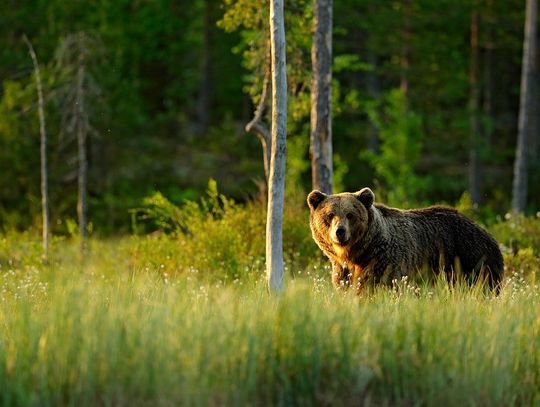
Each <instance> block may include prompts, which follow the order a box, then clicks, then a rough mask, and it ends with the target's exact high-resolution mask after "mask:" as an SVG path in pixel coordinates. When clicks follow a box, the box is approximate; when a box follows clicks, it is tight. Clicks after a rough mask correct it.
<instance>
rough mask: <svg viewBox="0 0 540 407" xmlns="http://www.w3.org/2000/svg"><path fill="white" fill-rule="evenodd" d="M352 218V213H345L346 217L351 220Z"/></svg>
mask: <svg viewBox="0 0 540 407" xmlns="http://www.w3.org/2000/svg"><path fill="white" fill-rule="evenodd" d="M352 218H354V215H353V214H352V213H350V212H349V213H348V214H347V219H349V220H351V219H352Z"/></svg>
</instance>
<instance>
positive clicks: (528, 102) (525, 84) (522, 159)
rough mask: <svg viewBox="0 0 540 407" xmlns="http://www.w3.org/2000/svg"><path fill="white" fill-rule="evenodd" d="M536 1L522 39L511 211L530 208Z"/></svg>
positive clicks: (529, 9)
mask: <svg viewBox="0 0 540 407" xmlns="http://www.w3.org/2000/svg"><path fill="white" fill-rule="evenodd" d="M537 10H538V5H537V2H536V0H527V8H526V12H525V29H524V31H525V33H524V38H523V60H522V61H523V62H522V66H521V93H520V100H519V118H518V137H517V145H516V158H515V161H514V181H513V185H512V211H513V212H524V211H525V208H526V206H527V178H528V177H527V175H528V174H527V155H528V151H527V150H528V137H527V135H528V133H529V128H530V125H531V114H532V107H533V101H532V100H533V98H534V95H533V92H532V89H533V84H534V82H535V78H534V75H535V69H534V65H535V59H536V36H537Z"/></svg>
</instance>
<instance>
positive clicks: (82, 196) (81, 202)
mask: <svg viewBox="0 0 540 407" xmlns="http://www.w3.org/2000/svg"><path fill="white" fill-rule="evenodd" d="M79 41H81V43H80V44H79V46H80V53H79V61H78V64H79V66H78V68H77V90H76V92H77V96H76V109H77V146H78V166H79V169H78V177H77V178H78V187H79V190H78V201H77V215H78V218H79V233H80V238H81V253H84V251H85V250H86V239H87V238H88V219H87V214H88V204H87V197H86V195H87V192H86V191H87V171H88V161H87V154H86V136H87V130H88V126H87V117H86V112H85V110H84V109H85V105H84V89H83V86H84V75H85V72H84V70H85V61H84V52H83V49H84V34H83V33H79Z"/></svg>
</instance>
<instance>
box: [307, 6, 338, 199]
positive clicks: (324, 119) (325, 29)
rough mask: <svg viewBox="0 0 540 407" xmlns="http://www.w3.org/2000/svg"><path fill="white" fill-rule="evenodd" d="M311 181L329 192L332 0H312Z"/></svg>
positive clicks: (330, 171)
mask: <svg viewBox="0 0 540 407" xmlns="http://www.w3.org/2000/svg"><path fill="white" fill-rule="evenodd" d="M311 64H312V69H313V79H312V83H311V134H310V155H311V183H312V188H313V189H318V190H320V191H322V192H324V193H326V194H331V193H332V189H333V182H334V180H333V178H334V170H333V164H332V0H314V4H313V41H312V46H311Z"/></svg>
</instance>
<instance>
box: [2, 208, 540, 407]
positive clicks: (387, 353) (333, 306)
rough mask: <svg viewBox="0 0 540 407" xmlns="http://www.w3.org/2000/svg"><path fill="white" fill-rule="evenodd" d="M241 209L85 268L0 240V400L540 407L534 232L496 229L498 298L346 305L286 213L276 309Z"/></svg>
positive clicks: (299, 215) (351, 300)
mask: <svg viewBox="0 0 540 407" xmlns="http://www.w3.org/2000/svg"><path fill="white" fill-rule="evenodd" d="M250 205H253V206H252V207H250V206H248V208H247V209H245V208H241V207H237V206H235V205H231V206H229V207H227V208H226V210H225V211H222V212H220V213H216V212H213V213H212V210H208V208H206V209H204V208H203V209H201V208H200V207H199V208H195V209H193V211H194V214H192V215H191V216H192V218H191V219H190V221H189V222H188V223H185V224H184V227H185V226H189V228H190V229H191V230H190V231H189V233H188V232H186V231H182V232H179V233H172V234H171V235H165V234H158V235H152V236H147V235H145V236H131V237H124V238H118V239H109V240H98V239H94V240H92V241H91V245H90V248H91V251H90V255H89V257H88V258H86V259H85V261H84V262H83V261H81V259H79V257H78V245H77V242H76V241H72V240H69V239H68V240H66V239H61V238H57V239H56V240H54V241H53V244H52V245H51V249H52V250H51V254H50V262H49V264H48V265H42V264H41V260H40V244H39V240H38V239H37V238H36V236H34V235H32V234H7V235H4V236H3V237H0V405H14V406H15V405H16V406H47V405H52V406H58V405H73V406H85V405H106V406H123V405H125V406H137V405H141V406H142V405H152V406H153V405H166V406H169V405H313V404H318V405H332V406H340V405H404V406H405V405H406V406H408V405H426V406H431V405H438V406H446V405H490V406H491V405H493V406H497V405H499V406H508V405H538V404H540V288H539V287H538V285H536V283H535V275H536V271H537V270H538V265H539V264H540V261H539V250H538V247H536V246H535V245H534V242H536V241H537V240H535V239H536V238H535V237H534V234H535V233H537V232H539V231H540V221H539V220H537V219H534V220H533V219H530V220H525V221H524V222H526V224H527V231H528V232H527V233H526V234H523V236H522V237H520V236H521V234H520V233H519V231H516V226H515V223H511V222H508V223H507V222H503V223H501V224H498V225H496V227H495V229H494V230H496V233H497V234H498V237H499V239H500V240H501V241H502V242H503V243H506V242H510V243H511V244H510V243H509V244H508V245H507V246H508V248H507V249H505V260H506V264H507V266H508V270H507V278H506V279H505V283H504V287H503V289H502V291H501V293H500V295H499V296H493V295H486V294H485V293H483V292H482V290H476V289H470V288H468V287H466V286H460V285H458V286H457V287H455V288H453V289H449V288H448V286H447V285H446V284H445V283H444V281H438V282H436V283H435V284H434V285H426V286H416V285H414V284H413V283H412V282H409V281H407V280H402V281H398V282H396V283H395V284H394V286H393V287H386V288H379V289H375V290H374V291H372V292H369V293H366V295H364V296H361V297H356V296H355V295H351V294H343V293H340V292H336V291H335V290H334V289H333V288H332V287H331V284H330V278H329V270H328V265H327V262H326V261H324V260H322V259H321V257H320V254H319V252H318V250H317V249H316V247H315V245H314V244H313V243H312V242H311V240H310V239H311V238H310V235H309V229H308V228H307V225H306V219H307V214H306V212H305V210H303V209H302V208H298V207H296V208H292V209H289V210H288V213H287V214H286V216H287V217H286V227H285V232H286V246H285V247H286V251H287V256H286V259H287V269H288V271H289V272H288V274H287V289H286V291H285V293H284V294H283V296H282V297H281V298H279V299H277V298H273V297H271V296H269V295H267V293H266V288H265V284H264V281H263V280H264V279H263V278H262V277H263V270H264V264H263V260H262V254H261V253H260V251H261V250H262V249H261V248H260V247H259V246H260V245H261V242H260V241H259V240H263V239H262V237H263V235H262V234H261V233H263V232H262V231H260V224H259V223H258V222H259V218H261V214H260V213H259V212H258V211H257V210H256V209H257V208H258V206H257V204H256V203H253V204H250ZM223 208H224V206H221V209H223ZM221 209H220V210H221ZM216 210H217V209H216ZM208 213H212V214H211V215H208ZM181 216H183V215H181ZM516 237H518V238H517V239H516ZM522 242H533V243H532V244H531V246H530V247H529V246H525V245H524V244H523V243H522ZM310 245H311V246H310Z"/></svg>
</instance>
